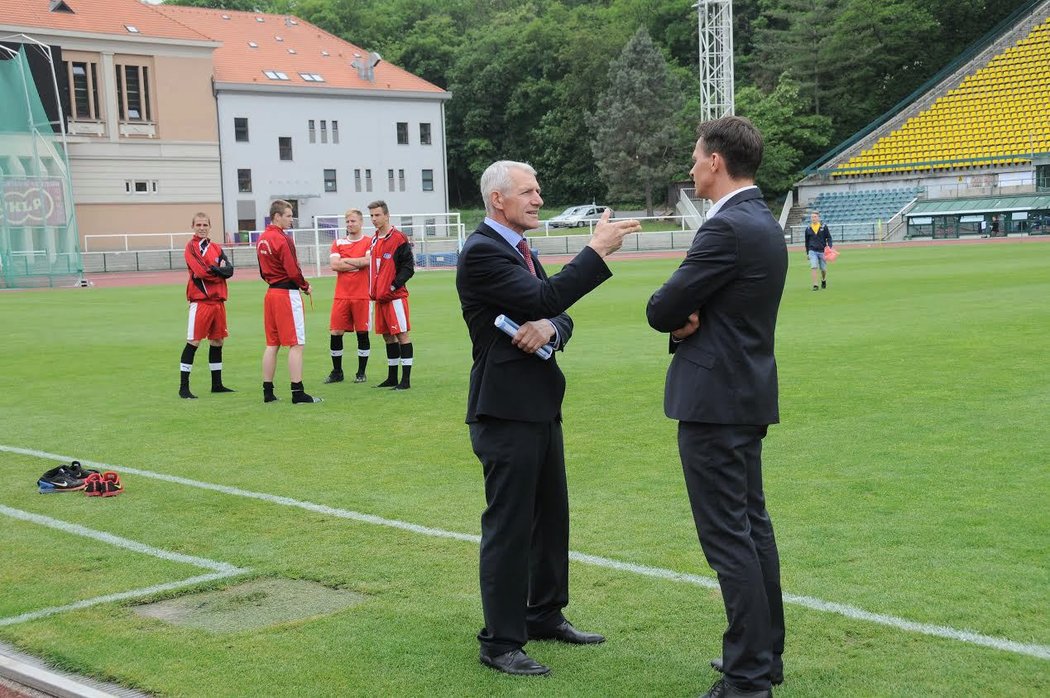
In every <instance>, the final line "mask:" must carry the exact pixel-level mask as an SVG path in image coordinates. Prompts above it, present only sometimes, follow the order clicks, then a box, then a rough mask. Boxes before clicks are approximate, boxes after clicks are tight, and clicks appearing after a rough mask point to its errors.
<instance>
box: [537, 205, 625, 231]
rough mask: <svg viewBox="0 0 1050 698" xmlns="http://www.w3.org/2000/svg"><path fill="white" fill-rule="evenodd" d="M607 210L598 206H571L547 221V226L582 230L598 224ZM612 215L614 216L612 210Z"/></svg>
mask: <svg viewBox="0 0 1050 698" xmlns="http://www.w3.org/2000/svg"><path fill="white" fill-rule="evenodd" d="M606 208H607V207H606V206H598V205H596V204H583V205H581V206H570V207H569V208H567V209H565V210H564V211H562V212H561V213H559V214H558V215H557V216H554V218H551V219H550V220H549V221H547V225H548V226H549V227H551V228H582V227H583V226H585V225H587V224H588V223H597V222H598V219H599V218H601V216H602V213H604V212H605V209H606ZM610 215H612V212H611V210H610Z"/></svg>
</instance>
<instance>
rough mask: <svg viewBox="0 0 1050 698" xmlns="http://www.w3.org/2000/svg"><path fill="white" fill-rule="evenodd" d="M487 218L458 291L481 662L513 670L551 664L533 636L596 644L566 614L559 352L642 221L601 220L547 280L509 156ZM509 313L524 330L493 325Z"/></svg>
mask: <svg viewBox="0 0 1050 698" xmlns="http://www.w3.org/2000/svg"><path fill="white" fill-rule="evenodd" d="M481 194H482V197H483V198H484V200H485V212H486V218H485V220H484V222H483V223H482V224H481V225H479V226H478V229H477V230H475V231H474V233H473V234H472V235H471V236H470V237H469V238H467V241H466V243H465V244H464V245H463V249H462V251H461V252H460V254H459V264H458V268H457V270H456V289H457V291H458V292H459V300H460V304H461V305H462V308H463V319H464V320H465V321H466V323H467V330H468V331H469V332H470V341H471V344H472V346H473V349H472V353H473V358H474V365H473V367H472V368H471V370H470V390H469V393H468V396H467V424H468V425H469V429H470V442H471V445H472V446H473V448H474V453H475V454H476V455H477V456H478V459H479V460H480V461H481V465H482V469H483V471H484V474H485V501H486V503H487V507H486V508H485V512H484V513H483V514H482V516H481V560H480V572H481V605H482V609H483V612H484V615H485V627H484V628H482V630H481V632H480V633H479V634H478V641H479V642H480V643H481V655H480V659H481V663H482V664H485V665H487V666H490V667H492V668H493V669H496V670H498V671H503V672H506V673H508V674H523V675H540V674H546V673H548V672H549V671H550V669H548V668H547V667H546V666H544V665H542V664H540V663H539V662H536V661H535V660H533V659H532V658H531V657H529V656H528V655H527V654H525V652H524V651H523V649H522V648H523V647H524V645H525V643H526V642H527V641H528V640H559V641H562V642H569V643H573V644H596V643H599V642H602V641H604V639H605V638H604V637H602V636H601V635H598V634H596V633H585V632H581V631H579V630H577V629H576V628H574V627H573V626H572V624H571V623H569V621H567V620H566V619H565V616H564V615H562V609H564V608H565V606H566V605H567V604H568V603H569V499H568V491H567V488H566V483H565V457H564V451H563V447H562V431H561V402H562V397H563V395H564V394H565V377H564V376H563V375H562V372H561V370H560V369H559V368H558V363H557V361H556V359H555V358H554V356H551V357H550V358H549V359H548V360H544V359H542V358H540V356H539V355H537V354H536V352H537V350H539V349H541V348H542V347H544V346H546V345H548V344H551V345H553V348H554V349H555V350H560V349H564V348H565V345H566V344H567V343H568V341H569V338H570V337H571V336H572V327H573V325H572V319H571V318H570V317H569V316H568V315H567V314H566V313H565V311H566V310H567V309H568V308H569V307H570V306H571V305H572V304H573V303H575V302H576V301H577V300H579V299H580V298H582V297H583V296H584V295H586V294H587V293H589V292H590V291H592V290H593V289H595V288H596V287H597V286H598V285H599V284H601V283H602V282H603V281H605V280H606V279H608V278H609V277H610V276H612V272H611V271H609V267H608V266H606V264H605V262H604V261H603V258H604V257H607V256H608V255H610V254H612V253H613V252H615V251H616V250H618V249H619V248H620V245H621V244H622V243H623V237H624V235H626V234H627V233H632V232H636V231H638V230H640V229H641V226H640V225H639V223H638V221H636V220H628V221H618V222H615V223H610V222H609V212H608V211H607V212H606V213H605V215H604V216H602V219H601V221H600V222H599V223H598V225H597V226H595V229H594V234H593V235H592V236H591V239H590V241H589V242H588V244H587V246H586V247H584V248H583V250H581V251H580V253H579V254H578V255H576V257H575V259H573V260H572V261H571V262H569V263H568V264H566V265H565V267H564V268H563V269H562V270H561V271H560V272H558V273H557V274H555V275H554V276H551V277H548V276H547V273H546V272H545V271H544V269H543V266H542V265H541V264H540V261H539V258H537V257H536V255H535V254H534V253H533V252H532V251H531V250H530V249H529V247H528V242H527V241H526V240H525V238H524V237H523V236H524V234H525V232H526V231H528V230H533V229H535V228H537V227H539V225H540V221H539V216H538V214H539V210H540V207H541V206H542V205H543V199H542V198H541V197H540V185H539V183H538V182H537V181H536V171H535V170H534V169H533V168H532V167H531V166H529V165H527V164H524V163H520V162H510V161H499V162H495V163H493V164H492V165H490V166H489V168H488V169H487V170H485V173H484V174H483V175H482V176H481ZM501 314H505V315H506V316H507V317H508V318H510V319H511V320H513V321H514V322H516V323H517V324H518V325H519V326H520V328H519V329H518V331H517V332H516V333H515V334H514V336H513V337H510V336H508V335H506V334H504V333H503V332H501V331H500V330H499V329H497V328H496V326H495V325H494V321H495V319H496V317H497V316H499V315H501Z"/></svg>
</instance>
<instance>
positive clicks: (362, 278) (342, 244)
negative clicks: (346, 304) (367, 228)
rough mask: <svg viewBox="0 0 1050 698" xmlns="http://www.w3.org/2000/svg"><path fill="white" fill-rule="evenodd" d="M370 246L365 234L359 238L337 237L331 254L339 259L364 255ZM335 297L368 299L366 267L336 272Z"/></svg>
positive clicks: (352, 299) (338, 298)
mask: <svg viewBox="0 0 1050 698" xmlns="http://www.w3.org/2000/svg"><path fill="white" fill-rule="evenodd" d="M371 247H372V238H370V237H368V236H367V235H365V236H362V237H361V239H360V240H351V239H349V238H338V239H336V241H335V242H333V243H332V256H333V257H339V258H341V259H350V258H357V257H364V256H365V253H366V252H368V250H369V248H371ZM335 299H336V300H344V301H366V300H368V268H367V267H366V268H363V269H351V270H350V271H340V272H336V279H335Z"/></svg>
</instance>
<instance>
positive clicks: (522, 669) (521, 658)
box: [479, 650, 551, 676]
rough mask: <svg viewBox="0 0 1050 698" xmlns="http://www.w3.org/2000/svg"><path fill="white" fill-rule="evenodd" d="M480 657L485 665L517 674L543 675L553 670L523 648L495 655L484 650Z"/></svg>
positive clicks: (506, 672)
mask: <svg viewBox="0 0 1050 698" xmlns="http://www.w3.org/2000/svg"><path fill="white" fill-rule="evenodd" d="M479 659H481V663H482V664H484V665H485V666H489V667H492V668H493V669H495V670H496V671H502V672H503V673H504V674H514V675H515V676H543V675H544V674H549V673H550V671H551V669H550V667H548V666H544V665H542V664H540V663H539V662H537V661H536V660H535V659H533V658H532V657H530V656H529V655H527V654H525V653H524V652H523V651H521V650H511V651H510V652H504V653H503V654H497V655H496V656H495V657H492V656H489V655H487V654H485V653H484V652H482V653H481V656H480V657H479Z"/></svg>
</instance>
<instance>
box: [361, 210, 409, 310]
mask: <svg viewBox="0 0 1050 698" xmlns="http://www.w3.org/2000/svg"><path fill="white" fill-rule="evenodd" d="M415 273H416V262H415V256H414V255H413V254H412V243H410V242H409V241H408V238H406V237H405V234H404V233H402V232H401V231H400V230H398V229H397V228H394V227H391V228H390V230H389V231H387V234H386V235H384V236H382V237H381V236H380V235H379V234H378V233H376V236H375V238H374V239H373V240H372V264H371V265H370V266H369V274H368V293H369V295H370V296H371V298H372V300H375V301H380V302H383V303H388V302H390V301H392V300H394V299H395V298H408V287H407V286H405V284H406V283H408V280H409V279H411V278H412V275H413V274H415Z"/></svg>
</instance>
